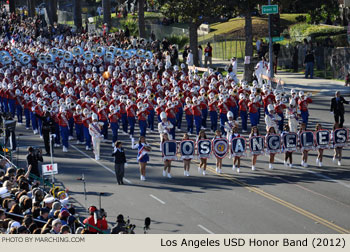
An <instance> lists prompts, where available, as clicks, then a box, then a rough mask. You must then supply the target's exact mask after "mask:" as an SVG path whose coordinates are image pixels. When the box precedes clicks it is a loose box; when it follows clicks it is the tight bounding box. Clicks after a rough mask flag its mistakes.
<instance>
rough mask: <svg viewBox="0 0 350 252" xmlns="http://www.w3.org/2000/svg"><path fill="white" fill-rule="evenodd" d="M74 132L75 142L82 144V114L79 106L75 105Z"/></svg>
mask: <svg viewBox="0 0 350 252" xmlns="http://www.w3.org/2000/svg"><path fill="white" fill-rule="evenodd" d="M73 119H74V124H75V133H76V134H77V144H84V130H83V115H82V111H81V106H80V105H77V106H76V108H75V112H74V114H73Z"/></svg>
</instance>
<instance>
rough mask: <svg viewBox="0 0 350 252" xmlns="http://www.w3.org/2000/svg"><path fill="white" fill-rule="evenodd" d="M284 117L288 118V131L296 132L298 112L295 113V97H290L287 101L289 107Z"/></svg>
mask: <svg viewBox="0 0 350 252" xmlns="http://www.w3.org/2000/svg"><path fill="white" fill-rule="evenodd" d="M286 118H288V126H289V129H290V132H294V133H297V131H298V113H297V108H296V102H295V99H291V100H290V102H289V108H288V109H287V111H286Z"/></svg>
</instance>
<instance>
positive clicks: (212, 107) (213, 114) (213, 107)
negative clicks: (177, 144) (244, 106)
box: [186, 93, 238, 132]
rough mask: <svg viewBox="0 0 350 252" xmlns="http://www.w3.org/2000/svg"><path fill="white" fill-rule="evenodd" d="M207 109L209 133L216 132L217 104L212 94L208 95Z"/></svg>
mask: <svg viewBox="0 0 350 252" xmlns="http://www.w3.org/2000/svg"><path fill="white" fill-rule="evenodd" d="M186 99H187V98H186ZM208 107H209V116H210V122H211V125H210V129H211V132H216V129H217V128H218V102H217V101H216V98H215V94H214V93H210V94H209V103H208ZM237 111H238V110H237Z"/></svg>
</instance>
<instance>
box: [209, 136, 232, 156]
mask: <svg viewBox="0 0 350 252" xmlns="http://www.w3.org/2000/svg"><path fill="white" fill-rule="evenodd" d="M212 145H213V146H212V149H213V153H214V155H215V157H217V158H220V159H223V158H224V157H225V156H226V155H227V153H228V150H229V143H228V140H227V139H226V138H217V139H214V140H213V143H212Z"/></svg>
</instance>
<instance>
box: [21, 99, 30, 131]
mask: <svg viewBox="0 0 350 252" xmlns="http://www.w3.org/2000/svg"><path fill="white" fill-rule="evenodd" d="M29 103H31V101H30V97H29V95H28V94H24V101H23V108H24V110H23V111H24V117H25V118H26V129H27V130H29V128H30V104H29Z"/></svg>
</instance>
